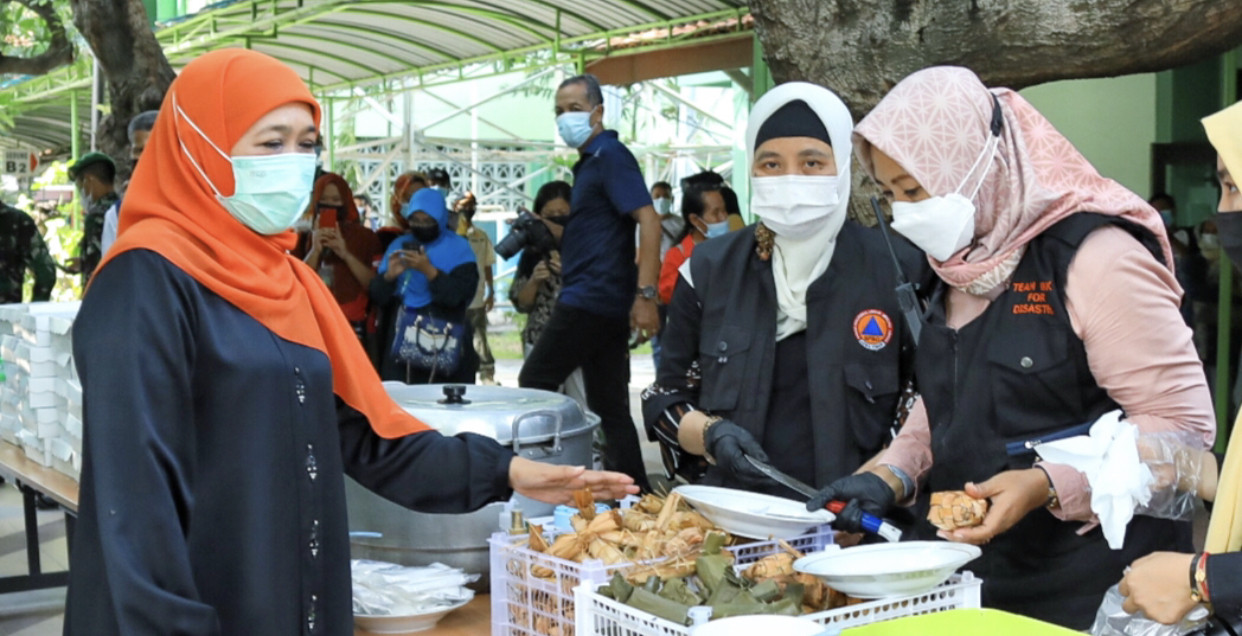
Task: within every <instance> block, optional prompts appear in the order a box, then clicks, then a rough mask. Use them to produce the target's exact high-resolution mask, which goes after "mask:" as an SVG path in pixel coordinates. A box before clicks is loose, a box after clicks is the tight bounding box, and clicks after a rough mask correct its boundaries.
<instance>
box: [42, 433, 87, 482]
mask: <svg viewBox="0 0 1242 636" xmlns="http://www.w3.org/2000/svg"><path fill="white" fill-rule="evenodd" d="M77 455H78V453H77V452H75V451H74V449H73V446H72V445H70V444H69V442H66V441H65V440H63V439H51V440H48V456H49V458H50V459H51V460H52V461H51V465H52V468H54V469H56V470H57V471H58V472H61V473H64V474H65V475H68V476H69V477H72V478H73V479H75V480H76V479H77V478H78V474H79V473H80V472H81V470H82V463H81V460H79V459H78V457H77Z"/></svg>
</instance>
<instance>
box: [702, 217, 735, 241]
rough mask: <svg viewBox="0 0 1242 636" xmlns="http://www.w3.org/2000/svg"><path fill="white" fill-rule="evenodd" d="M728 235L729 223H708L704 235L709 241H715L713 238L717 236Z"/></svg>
mask: <svg viewBox="0 0 1242 636" xmlns="http://www.w3.org/2000/svg"><path fill="white" fill-rule="evenodd" d="M728 233H729V222H728V221H721V222H719V223H708V224H707V231H706V232H704V233H703V235H704V236H706V237H707V238H709V239H713V238H716V237H717V236H724V235H725V234H728Z"/></svg>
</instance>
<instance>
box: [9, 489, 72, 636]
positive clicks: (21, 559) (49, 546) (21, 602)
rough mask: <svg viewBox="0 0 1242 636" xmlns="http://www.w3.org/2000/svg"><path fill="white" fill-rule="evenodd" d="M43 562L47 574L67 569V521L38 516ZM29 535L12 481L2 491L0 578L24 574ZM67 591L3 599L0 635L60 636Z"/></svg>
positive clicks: (58, 516)
mask: <svg viewBox="0 0 1242 636" xmlns="http://www.w3.org/2000/svg"><path fill="white" fill-rule="evenodd" d="M38 518H39V539H40V543H39V546H40V550H39V553H40V561H41V564H42V567H43V571H44V572H55V571H60V570H64V569H66V568H67V567H68V557H67V554H66V550H65V548H66V542H65V517H64V515H63V514H62V513H60V512H58V511H47V512H44V511H40V512H39V516H38ZM26 572H27V569H26V532H25V522H24V520H23V514H22V496H21V493H20V492H18V490H17V488H16V487H14V486H13V483H12V482H11V481H9V482H7V483H6V484H5V485H4V486H2V487H0V576H13V575H18V574H25V573H26ZM64 605H65V590H64V588H58V589H49V590H36V591H32V592H20V593H14V594H4V595H0V634H4V635H5V636H53V635H56V634H60V633H61V617H62V613H63V611H64Z"/></svg>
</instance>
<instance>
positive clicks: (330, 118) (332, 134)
mask: <svg viewBox="0 0 1242 636" xmlns="http://www.w3.org/2000/svg"><path fill="white" fill-rule="evenodd" d="M323 102H324V105H326V106H327V109H326V110H327V112H326V113H325V114H324V117H325V118H326V119H327V121H325V122H324V124H323V128H324V133H325V134H324V138H323V144H324V146H325V150H327V151H328V162H327V165H326V166H324V170H327V171H328V172H332V169H333V168H334V167H335V166H336V123H335V121H334V120H335V119H336V117H335V116H334V113H333V110H334V109H333V108H332V105H333V104H334V103H335V102H334V100H333V99H332V98H331V97H327V96H325V97H324V98H323Z"/></svg>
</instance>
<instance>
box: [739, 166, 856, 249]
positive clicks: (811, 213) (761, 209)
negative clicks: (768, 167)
mask: <svg viewBox="0 0 1242 636" xmlns="http://www.w3.org/2000/svg"><path fill="white" fill-rule="evenodd" d="M750 191H751V199H750V210H751V211H752V212H754V213H755V215H756V216H758V217H759V218H760V219H762V220H763V224H764V225H765V226H767V228H768V229H770V230H772V231H773V232H775V233H776V235H777V236H783V237H792V238H798V237H799V236H803V235H806V234H808V233H810V232H814V231H815V230H817V229H819V228H820V227H822V226H823V225H824V224H825V223H827V222H828V220H829V218H830V217H831V216H832V214H833V212H834V211H836V209H837V207H838V204H839V203H840V201H841V195H840V191H839V188H838V177H836V176H835V175H832V176H827V175H801V174H790V175H781V176H779V177H752V178H751V180H750Z"/></svg>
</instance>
